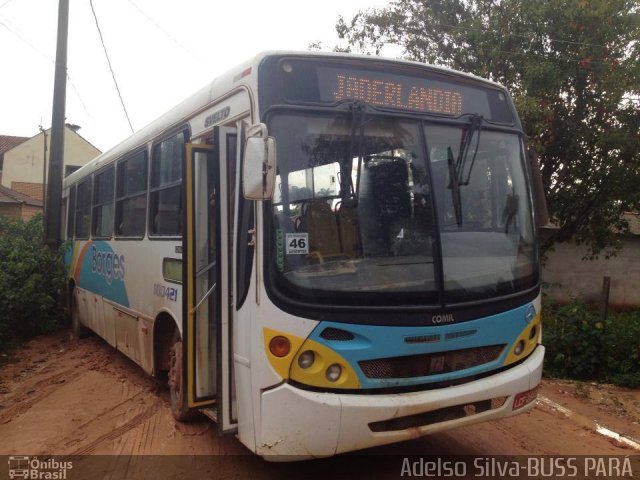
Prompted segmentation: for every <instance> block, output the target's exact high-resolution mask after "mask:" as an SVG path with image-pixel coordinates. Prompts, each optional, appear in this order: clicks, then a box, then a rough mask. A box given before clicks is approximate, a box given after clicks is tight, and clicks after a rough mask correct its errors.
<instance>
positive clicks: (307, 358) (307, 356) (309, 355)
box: [298, 350, 316, 368]
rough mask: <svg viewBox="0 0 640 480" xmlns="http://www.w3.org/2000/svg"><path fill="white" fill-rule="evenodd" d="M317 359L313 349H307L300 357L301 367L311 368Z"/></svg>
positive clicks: (299, 363)
mask: <svg viewBox="0 0 640 480" xmlns="http://www.w3.org/2000/svg"><path fill="white" fill-rule="evenodd" d="M315 359H316V355H315V353H313V352H312V351H311V350H306V351H304V352H302V353H301V354H300V356H299V357H298V365H300V368H309V367H310V366H311V365H313V362H314V361H315Z"/></svg>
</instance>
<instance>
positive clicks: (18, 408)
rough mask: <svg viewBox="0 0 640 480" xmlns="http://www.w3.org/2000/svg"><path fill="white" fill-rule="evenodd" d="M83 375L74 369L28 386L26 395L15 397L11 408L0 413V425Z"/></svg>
mask: <svg viewBox="0 0 640 480" xmlns="http://www.w3.org/2000/svg"><path fill="white" fill-rule="evenodd" d="M83 374H84V372H82V371H78V369H77V368H75V367H74V368H70V369H67V370H64V371H62V372H60V373H58V374H55V375H52V376H50V377H47V378H45V379H43V380H40V381H38V382H36V383H34V384H33V385H30V386H28V387H27V388H28V390H27V392H26V393H24V394H22V395H17V396H15V397H14V398H13V399H12V400H13V402H14V405H13V406H11V407H8V408H6V409H5V410H2V411H1V412H0V424H5V423H10V422H12V421H13V420H15V419H16V418H18V417H19V416H20V415H23V414H24V413H26V412H27V411H29V410H30V409H31V408H32V407H33V406H34V405H36V404H37V403H38V402H40V401H42V400H44V399H45V398H47V396H49V393H50V392H51V391H52V390H55V389H58V388H60V385H61V384H63V383H69V382H71V381H73V380H75V379H77V378H78V377H80V376H82V375H83ZM36 392H37V393H36ZM31 393H33V395H30V394H31Z"/></svg>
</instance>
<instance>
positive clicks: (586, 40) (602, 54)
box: [336, 0, 640, 255]
mask: <svg viewBox="0 0 640 480" xmlns="http://www.w3.org/2000/svg"><path fill="white" fill-rule="evenodd" d="M336 30H337V32H338V35H339V37H340V38H341V39H343V40H344V41H345V42H346V46H342V47H337V48H336V49H337V50H343V51H355V52H358V53H369V54H379V53H381V52H382V51H383V48H384V47H385V46H387V45H395V46H396V48H400V49H401V50H402V52H403V54H402V55H403V57H404V58H407V59H412V60H417V61H420V62H427V63H432V64H438V65H444V66H447V67H451V68H454V69H458V70H462V71H465V72H470V73H474V74H476V75H479V76H482V77H485V78H490V79H492V80H495V81H497V82H500V83H502V84H503V85H505V86H506V87H507V88H508V89H509V90H510V92H511V94H512V96H513V98H514V101H515V103H516V108H517V109H518V113H519V115H520V117H521V120H522V123H523V128H524V132H525V135H526V137H527V142H528V144H529V146H531V147H532V148H533V149H534V150H535V151H536V152H537V154H538V157H539V160H540V166H541V171H542V176H543V181H544V186H545V191H546V198H547V204H548V207H549V213H550V215H551V220H552V222H553V223H554V224H555V225H557V226H558V227H559V228H558V229H557V230H555V231H554V233H553V234H552V235H551V237H550V238H549V239H548V240H547V243H546V245H545V247H548V246H550V245H551V244H553V243H555V242H557V241H560V242H561V241H566V240H569V239H573V240H575V241H576V242H578V243H583V244H586V245H587V246H588V247H589V248H590V252H591V255H597V254H598V253H600V252H602V251H604V252H605V253H606V254H607V255H608V254H611V253H613V252H615V250H616V248H618V247H619V241H618V236H617V235H616V233H618V232H624V231H626V230H627V229H628V224H627V222H626V221H625V219H624V217H623V213H624V212H626V211H638V209H639V207H640V185H639V182H640V2H638V1H630V0H545V1H534V2H527V1H523V0H441V1H434V0H395V1H392V2H391V3H390V4H389V6H388V7H385V8H381V9H369V10H366V11H361V12H359V13H358V14H357V15H355V16H354V17H353V18H352V19H351V20H346V19H344V18H342V17H340V18H339V19H338V22H337V24H336Z"/></svg>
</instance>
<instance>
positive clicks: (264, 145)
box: [242, 136, 276, 200]
mask: <svg viewBox="0 0 640 480" xmlns="http://www.w3.org/2000/svg"><path fill="white" fill-rule="evenodd" d="M275 183H276V139H275V138H273V137H258V136H250V137H248V138H247V141H246V143H245V146H244V159H243V162H242V194H243V195H244V198H246V199H247V200H269V199H271V198H272V197H273V188H274V185H275Z"/></svg>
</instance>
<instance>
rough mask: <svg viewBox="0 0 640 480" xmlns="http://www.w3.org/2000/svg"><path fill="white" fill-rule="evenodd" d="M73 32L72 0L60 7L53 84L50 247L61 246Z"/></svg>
mask: <svg viewBox="0 0 640 480" xmlns="http://www.w3.org/2000/svg"><path fill="white" fill-rule="evenodd" d="M68 32H69V0H59V4H58V44H57V48H56V72H55V78H54V83H53V116H52V119H51V154H50V157H49V175H48V181H49V186H48V188H47V198H46V201H45V206H46V208H45V211H46V216H45V219H44V243H45V244H46V245H48V246H49V247H50V248H57V247H58V245H60V220H61V210H62V165H63V163H64V121H65V103H66V97H67V37H68Z"/></svg>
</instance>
